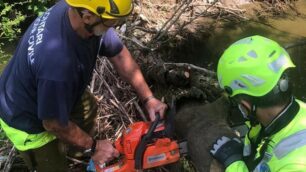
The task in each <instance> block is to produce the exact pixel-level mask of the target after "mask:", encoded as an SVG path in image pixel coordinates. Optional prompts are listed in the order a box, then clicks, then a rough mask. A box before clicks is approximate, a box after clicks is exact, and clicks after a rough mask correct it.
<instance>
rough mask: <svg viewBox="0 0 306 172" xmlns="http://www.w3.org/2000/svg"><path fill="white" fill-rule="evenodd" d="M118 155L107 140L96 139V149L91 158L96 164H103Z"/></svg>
mask: <svg viewBox="0 0 306 172" xmlns="http://www.w3.org/2000/svg"><path fill="white" fill-rule="evenodd" d="M118 156H119V152H118V151H117V150H116V149H115V148H114V147H113V146H112V143H111V142H109V141H108V140H97V145H96V150H95V153H94V154H93V156H92V157H91V158H92V160H93V161H94V162H95V163H96V164H104V163H107V162H109V161H111V160H112V159H114V158H116V157H118Z"/></svg>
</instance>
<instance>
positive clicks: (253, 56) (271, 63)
mask: <svg viewBox="0 0 306 172" xmlns="http://www.w3.org/2000/svg"><path fill="white" fill-rule="evenodd" d="M291 67H295V65H294V64H293V62H292V61H291V59H290V56H289V55H288V53H287V52H286V50H285V49H284V48H282V47H281V46H280V45H279V44H278V43H276V42H275V41H273V40H270V39H267V38H265V37H262V36H258V35H256V36H251V37H247V38H244V39H241V40H239V41H237V42H235V43H233V44H232V45H231V46H230V47H229V48H227V49H226V50H225V52H224V53H223V54H222V56H221V58H220V60H219V63H218V68H217V75H218V80H219V84H220V86H221V88H223V89H225V91H226V92H227V93H229V96H231V97H233V96H235V95H237V94H246V95H250V96H254V97H261V96H264V95H266V94H267V93H268V92H270V91H271V90H272V89H273V88H274V86H275V85H276V84H277V83H278V80H279V79H280V77H281V76H282V73H283V72H284V71H285V70H286V69H288V68H291Z"/></svg>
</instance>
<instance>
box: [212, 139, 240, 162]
mask: <svg viewBox="0 0 306 172" xmlns="http://www.w3.org/2000/svg"><path fill="white" fill-rule="evenodd" d="M212 147H213V148H212V149H211V150H210V153H211V154H212V156H213V157H214V158H215V159H217V160H218V161H219V162H220V163H222V164H223V165H224V167H225V168H226V167H228V166H229V165H231V164H232V163H233V162H236V161H240V160H242V151H243V144H242V142H241V141H240V140H239V139H238V138H232V139H230V138H228V137H226V136H222V137H221V138H219V139H218V140H217V141H216V142H215V143H214V144H213V146H212Z"/></svg>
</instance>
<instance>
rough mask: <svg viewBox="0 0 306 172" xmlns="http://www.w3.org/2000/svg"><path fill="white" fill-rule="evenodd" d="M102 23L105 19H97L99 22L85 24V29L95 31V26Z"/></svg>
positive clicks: (90, 31)
mask: <svg viewBox="0 0 306 172" xmlns="http://www.w3.org/2000/svg"><path fill="white" fill-rule="evenodd" d="M101 23H102V24H103V21H102V20H100V21H97V22H95V23H93V24H91V25H89V24H85V29H86V30H87V32H89V33H93V28H94V27H95V26H97V25H99V24H101Z"/></svg>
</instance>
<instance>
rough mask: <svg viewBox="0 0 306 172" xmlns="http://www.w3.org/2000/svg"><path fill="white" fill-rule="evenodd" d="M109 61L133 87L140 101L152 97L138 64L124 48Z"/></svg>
mask: <svg viewBox="0 0 306 172" xmlns="http://www.w3.org/2000/svg"><path fill="white" fill-rule="evenodd" d="M110 61H111V62H112V63H113V65H114V66H115V69H116V70H117V71H118V73H119V75H120V76H121V77H122V78H123V79H124V80H125V81H127V82H129V84H131V85H132V87H134V89H135V90H136V92H137V94H138V96H139V97H140V99H141V100H144V99H145V98H147V97H149V96H152V95H153V94H152V92H151V90H150V88H149V86H148V85H147V83H146V81H145V79H144V77H143V75H142V73H141V70H140V68H139V66H138V64H137V63H136V62H135V60H134V59H133V58H132V56H131V54H130V52H129V50H128V49H127V48H126V47H125V46H124V47H123V49H122V51H121V52H120V53H119V54H118V55H116V56H115V57H112V58H110Z"/></svg>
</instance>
